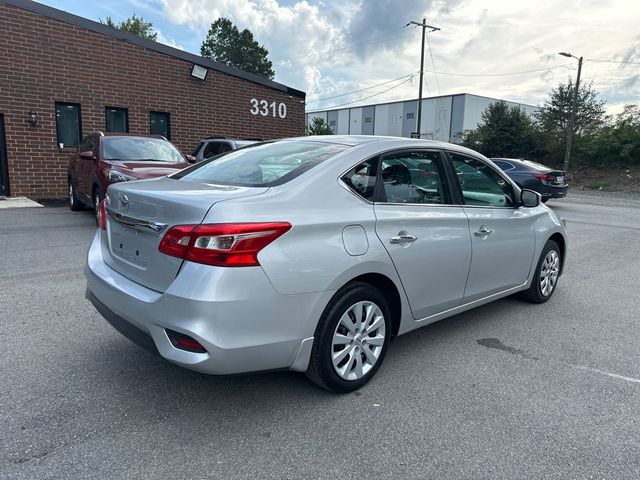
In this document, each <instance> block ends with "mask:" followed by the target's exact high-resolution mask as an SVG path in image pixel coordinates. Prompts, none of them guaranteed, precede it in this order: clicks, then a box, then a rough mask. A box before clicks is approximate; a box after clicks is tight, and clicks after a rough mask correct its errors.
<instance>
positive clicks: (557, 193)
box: [527, 185, 569, 198]
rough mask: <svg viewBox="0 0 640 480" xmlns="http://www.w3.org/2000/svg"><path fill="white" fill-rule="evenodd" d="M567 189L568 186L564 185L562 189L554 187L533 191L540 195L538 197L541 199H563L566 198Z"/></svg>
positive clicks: (544, 187)
mask: <svg viewBox="0 0 640 480" xmlns="http://www.w3.org/2000/svg"><path fill="white" fill-rule="evenodd" d="M527 188H531V187H527ZM568 189H569V186H568V185H565V186H563V187H554V186H551V185H549V186H546V185H545V186H542V187H536V188H534V190H536V191H537V192H539V193H540V195H542V198H564V197H566V196H567V190H568Z"/></svg>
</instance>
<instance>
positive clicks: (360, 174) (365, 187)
mask: <svg viewBox="0 0 640 480" xmlns="http://www.w3.org/2000/svg"><path fill="white" fill-rule="evenodd" d="M377 170H378V159H374V160H367V161H366V162H363V163H361V164H360V165H358V166H357V167H354V168H353V169H351V170H349V171H348V172H347V173H346V174H345V175H344V176H343V177H342V181H343V182H344V183H345V185H347V186H348V187H349V188H350V189H351V190H353V191H354V192H355V193H356V194H358V195H360V196H361V197H362V198H364V199H365V200H369V201H370V202H373V198H374V197H373V196H374V193H375V188H376V175H377Z"/></svg>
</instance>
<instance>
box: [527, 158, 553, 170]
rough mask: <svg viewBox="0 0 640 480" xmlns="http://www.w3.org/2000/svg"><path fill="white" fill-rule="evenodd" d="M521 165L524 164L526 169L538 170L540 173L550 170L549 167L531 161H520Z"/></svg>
mask: <svg viewBox="0 0 640 480" xmlns="http://www.w3.org/2000/svg"><path fill="white" fill-rule="evenodd" d="M522 163H524V164H525V165H527V166H528V167H531V168H533V169H534V170H540V171H544V170H551V169H550V168H549V167H546V166H544V165H542V164H541V163H537V162H532V161H531V160H522Z"/></svg>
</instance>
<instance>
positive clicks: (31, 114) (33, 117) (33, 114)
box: [27, 108, 38, 127]
mask: <svg viewBox="0 0 640 480" xmlns="http://www.w3.org/2000/svg"><path fill="white" fill-rule="evenodd" d="M27 120H28V121H29V124H30V125H31V126H32V127H35V126H36V123H38V114H37V113H36V112H34V111H33V108H32V109H30V110H29V113H28V114H27Z"/></svg>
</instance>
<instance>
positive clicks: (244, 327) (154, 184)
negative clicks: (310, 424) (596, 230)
mask: <svg viewBox="0 0 640 480" xmlns="http://www.w3.org/2000/svg"><path fill="white" fill-rule="evenodd" d="M460 172H463V173H462V174H461V173H460ZM566 249H567V242H566V234H565V227H564V220H563V219H561V218H560V217H558V216H557V215H556V214H555V213H554V212H553V211H552V210H550V209H549V208H547V207H546V206H545V205H543V204H541V203H540V195H539V194H537V193H535V192H532V191H527V190H520V188H519V187H518V186H517V185H516V184H515V183H513V182H512V181H511V180H510V179H509V177H508V176H506V175H505V174H504V173H502V172H501V170H500V169H498V168H497V167H496V166H495V165H494V164H493V163H492V162H491V161H489V160H488V159H486V158H485V157H483V156H482V155H480V154H478V153H475V152H473V151H471V150H468V149H466V148H462V147H459V146H455V145H451V144H447V143H439V142H433V141H426V140H411V139H403V138H389V137H369V136H324V137H303V138H293V139H285V140H280V141H275V142H269V143H263V144H259V145H256V146H254V147H252V148H248V149H241V150H237V151H234V152H230V153H228V154H227V155H226V156H224V157H222V158H219V159H217V160H216V161H214V162H210V161H209V162H203V163H200V164H196V165H194V166H192V167H189V168H187V169H185V170H182V171H180V172H178V173H175V174H172V175H170V176H169V177H165V178H160V179H154V180H142V181H135V182H127V183H123V184H115V185H112V186H111V188H110V189H109V192H108V195H107V197H106V199H105V200H104V202H103V203H102V204H101V208H100V229H99V230H98V231H97V233H96V236H95V239H94V241H93V244H92V245H91V248H90V250H89V253H88V259H87V266H86V277H87V298H89V299H90V300H91V301H92V302H93V304H94V305H95V307H96V308H97V309H98V310H99V311H100V313H102V315H103V316H104V317H105V318H106V319H107V320H108V321H109V322H110V323H111V324H112V325H113V326H114V327H115V328H116V329H118V330H119V331H120V332H122V333H123V334H124V335H126V336H127V337H129V338H130V339H132V340H134V341H135V342H137V343H138V344H140V345H142V346H145V347H147V348H149V349H151V350H153V351H157V352H159V353H160V355H162V356H163V357H164V358H166V359H168V360H169V361H171V362H173V363H176V364H178V365H181V366H184V367H187V368H190V369H193V370H197V371H200V372H205V373H211V374H234V373H241V372H250V371H264V370H274V369H291V370H295V371H300V372H306V373H307V375H308V376H309V378H311V380H313V381H314V382H316V383H317V384H318V385H320V386H322V387H324V388H327V389H329V390H332V391H335V392H347V391H351V390H354V389H357V388H359V387H361V386H362V385H364V384H365V383H366V382H367V381H368V380H370V379H371V377H372V376H373V375H374V374H375V373H376V371H377V370H378V369H379V368H380V365H381V364H382V361H383V359H384V356H385V354H386V352H387V349H388V346H389V341H390V339H391V338H393V337H394V336H396V335H400V334H403V333H406V332H408V331H411V330H413V329H416V328H418V327H421V326H423V325H427V324H429V323H432V322H434V321H436V320H440V319H443V318H446V317H449V316H451V315H455V314H456V313H460V312H463V311H465V310H468V309H470V308H473V307H476V306H478V305H482V304H485V303H488V302H491V301H493V300H496V299H498V298H502V297H505V296H507V295H511V294H515V293H518V294H520V295H521V296H523V297H524V298H525V299H528V300H530V301H533V302H537V303H542V302H545V301H547V300H548V299H549V298H550V297H551V296H552V294H553V292H554V290H555V288H556V284H557V281H558V277H559V276H560V274H561V273H562V268H563V264H564V258H565V255H566Z"/></svg>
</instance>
